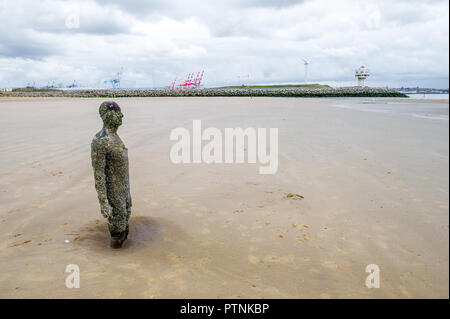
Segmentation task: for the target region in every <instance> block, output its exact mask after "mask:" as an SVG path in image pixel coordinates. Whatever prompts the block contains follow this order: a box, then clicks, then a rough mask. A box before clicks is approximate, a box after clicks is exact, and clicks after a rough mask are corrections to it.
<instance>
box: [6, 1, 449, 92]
mask: <svg viewBox="0 0 450 319" xmlns="http://www.w3.org/2000/svg"><path fill="white" fill-rule="evenodd" d="M0 23H1V29H0V87H16V86H25V85H27V83H33V82H35V83H36V85H37V86H43V85H46V84H47V82H48V81H55V83H57V84H58V83H64V85H67V84H70V83H71V82H72V81H73V80H76V81H77V82H78V83H79V84H80V85H82V86H90V87H101V86H106V84H104V81H105V80H107V79H109V78H112V77H113V76H114V74H115V73H116V72H118V71H120V70H121V69H122V70H123V72H122V87H159V86H165V85H168V84H169V83H170V82H171V81H173V79H174V78H175V77H177V79H178V80H177V82H178V81H179V80H181V79H184V78H185V77H186V75H187V74H188V73H190V72H197V71H201V70H203V69H204V70H205V77H204V84H205V86H208V87H210V86H216V85H225V84H227V85H228V84H243V83H245V84H247V83H280V82H282V83H288V82H290V83H298V82H302V81H304V80H305V71H304V65H303V62H302V61H301V58H305V59H307V60H309V61H310V64H309V69H308V79H307V80H308V81H309V82H311V83H326V84H331V85H335V86H342V85H355V84H356V80H355V78H354V70H355V69H356V68H357V67H359V66H360V65H365V66H367V67H368V68H369V69H370V72H371V76H370V77H369V79H368V80H367V81H366V84H367V85H369V86H386V85H388V86H390V87H398V86H402V85H403V86H426V87H440V88H448V80H449V64H448V59H449V33H448V32H449V31H448V29H449V3H448V1H438V0H434V1H433V0H429V1H426V0H420V1H414V0H408V1H402V0H395V1H394V0H391V1H387V0H379V1H375V0H373V1H362V0H361V1H359V0H340V1H331V0H304V1H294V0H285V1H283V0H278V1H275V0H273V1H269V0H248V1H245V0H239V1H238V0H226V1H208V0H199V1H197V0H189V1H169V0H163V1H159V0H156V1H144V0H131V1H119V0H115V1H114V0H113V1H106V0H89V1H55V0H48V1H46V0H44V1H32V0H30V1H27V0H0Z"/></svg>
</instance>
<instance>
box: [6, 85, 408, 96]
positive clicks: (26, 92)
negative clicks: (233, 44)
mask: <svg viewBox="0 0 450 319" xmlns="http://www.w3.org/2000/svg"><path fill="white" fill-rule="evenodd" d="M165 96H167V97H180V96H186V97H189V96H199V97H200V96H204V97H208V96H223V97H232V96H270V97H405V98H407V97H408V96H407V95H406V94H403V93H400V92H398V91H395V90H393V89H386V88H368V87H364V88H359V87H352V88H331V87H314V88H299V87H296V88H268V89H262V88H245V87H244V88H214V89H184V90H183V89H177V90H171V89H156V90H149V89H146V90H139V89H116V90H111V89H109V90H102V89H99V90H70V91H67V90H57V89H15V90H13V91H12V92H0V97H92V98H99V97H102V98H108V97H111V98H115V97H165Z"/></svg>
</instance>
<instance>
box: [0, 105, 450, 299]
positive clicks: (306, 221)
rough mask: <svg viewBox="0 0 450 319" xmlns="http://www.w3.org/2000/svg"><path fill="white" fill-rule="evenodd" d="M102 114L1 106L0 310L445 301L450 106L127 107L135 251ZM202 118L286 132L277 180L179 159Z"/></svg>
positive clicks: (89, 108)
mask: <svg viewBox="0 0 450 319" xmlns="http://www.w3.org/2000/svg"><path fill="white" fill-rule="evenodd" d="M103 100H104V99H97V98H84V99H83V98H1V99H0V269H1V270H2V271H1V272H0V298H448V297H449V179H448V175H449V139H448V134H449V102H448V99H447V100H437V99H435V100H425V99H420V100H419V99H418V100H414V99H400V98H346V99H344V98H341V99H339V98H316V99H314V98H269V97H257V98H256V97H255V98H251V97H234V98H220V97H190V98H188V97H185V98H172V97H163V98H117V99H115V101H116V102H118V103H119V105H120V106H121V108H122V111H123V113H124V115H125V117H124V119H123V126H122V127H121V128H120V129H119V135H120V136H121V138H122V139H123V141H124V142H125V144H126V146H127V147H128V149H129V151H128V152H129V161H130V183H131V194H132V197H133V210H132V218H131V224H130V239H129V240H128V241H127V242H126V244H125V246H124V248H123V249H121V250H112V249H111V248H109V247H108V244H109V234H108V232H107V227H106V221H105V220H104V219H103V217H102V216H101V215H100V209H99V204H98V201H97V194H96V191H95V189H94V178H93V172H92V167H91V161H90V143H91V140H92V138H93V136H94V134H95V133H96V132H98V131H99V130H100V129H101V126H102V123H101V119H100V117H99V116H98V106H99V105H100V103H101V102H102V101H103ZM195 119H199V120H201V121H202V126H203V127H204V128H206V127H209V126H211V127H217V128H220V129H221V130H223V129H224V128H227V127H230V128H235V127H242V128H247V127H255V128H270V127H272V128H278V131H279V164H278V171H277V173H276V174H274V175H260V174H259V173H258V167H259V164H174V163H172V162H171V161H170V158H169V152H170V148H171V147H172V145H173V143H174V142H173V141H170V140H169V135H170V132H171V130H172V129H173V128H176V127H185V128H187V129H189V130H191V129H192V121H193V120H195ZM288 194H299V195H301V196H302V197H303V198H301V197H297V196H293V197H289V196H288ZM68 264H77V265H79V267H80V275H81V281H80V284H81V287H80V288H79V289H68V288H66V285H65V279H66V276H67V275H68V273H66V272H65V269H66V266H67V265H68ZM368 264H377V265H378V266H379V268H380V288H378V289H368V288H367V287H366V286H365V279H366V276H367V275H368V273H366V272H365V268H366V266H367V265H368Z"/></svg>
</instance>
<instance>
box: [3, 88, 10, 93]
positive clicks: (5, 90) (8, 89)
mask: <svg viewBox="0 0 450 319" xmlns="http://www.w3.org/2000/svg"><path fill="white" fill-rule="evenodd" d="M2 92H12V88H2Z"/></svg>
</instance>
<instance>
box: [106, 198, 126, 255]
mask: <svg viewBox="0 0 450 319" xmlns="http://www.w3.org/2000/svg"><path fill="white" fill-rule="evenodd" d="M127 217H128V214H127V210H126V208H125V204H124V205H120V207H119V208H117V207H113V212H112V216H111V217H110V218H109V219H108V229H109V233H110V234H111V246H112V247H113V248H120V247H122V244H123V242H124V241H125V240H126V237H127V227H128V219H127Z"/></svg>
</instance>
